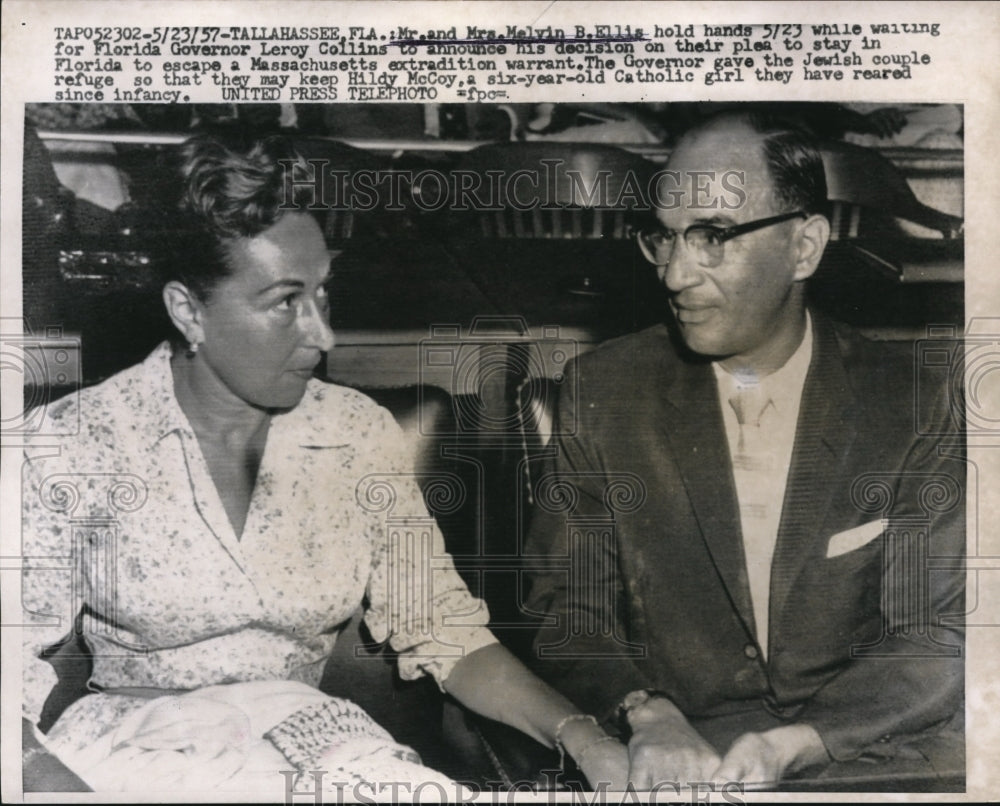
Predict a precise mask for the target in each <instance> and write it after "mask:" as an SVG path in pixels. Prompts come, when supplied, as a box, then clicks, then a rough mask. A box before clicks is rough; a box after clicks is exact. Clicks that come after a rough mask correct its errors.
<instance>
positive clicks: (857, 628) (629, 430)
mask: <svg viewBox="0 0 1000 806" xmlns="http://www.w3.org/2000/svg"><path fill="white" fill-rule="evenodd" d="M667 167H668V172H667V174H668V175H669V176H672V177H675V178H678V179H679V184H678V185H677V186H678V187H680V188H683V189H684V190H683V192H677V193H675V194H674V196H673V201H674V203H670V204H661V205H659V206H658V208H657V209H656V211H655V213H656V225H655V226H654V227H651V228H649V229H647V230H645V231H644V232H642V233H641V234H640V235H639V236H638V242H639V246H640V248H641V250H642V252H643V254H644V255H645V256H646V258H647V259H648V260H649V261H650V262H651V263H652V264H654V265H655V266H656V270H657V272H658V273H659V277H660V279H661V281H662V282H663V283H664V284H665V286H666V288H667V289H668V291H669V294H670V308H671V312H672V314H673V316H672V317H671V322H670V324H669V326H662V327H654V328H651V329H649V330H645V331H643V332H640V333H637V334H633V335H629V336H626V337H623V338H621V339H617V340H615V341H612V342H609V343H607V344H605V345H603V346H602V347H600V348H599V349H597V350H595V351H593V352H592V353H590V354H587V355H584V356H582V357H581V358H580V360H579V361H578V363H577V364H576V365H574V366H573V367H571V368H570V371H569V373H568V374H567V378H566V382H565V383H564V384H563V385H562V392H561V394H562V399H561V401H560V409H559V412H560V414H559V418H560V419H559V421H558V427H557V428H556V429H555V431H556V433H558V434H559V435H560V436H559V437H558V438H557V439H556V444H555V449H556V458H555V460H554V462H555V467H554V475H552V476H550V477H549V480H550V481H554V480H557V481H558V483H559V484H560V485H562V487H561V488H560V489H561V491H562V492H565V489H566V485H569V486H570V487H572V489H573V493H572V494H571V495H568V496H566V495H563V497H562V500H561V502H560V501H555V500H553V501H548V502H546V501H545V500H544V494H545V491H546V484H545V479H542V481H541V482H540V483H539V484H538V485H537V493H538V496H537V497H538V498H539V504H540V506H539V507H538V514H537V516H536V518H535V521H534V523H533V525H532V532H531V535H530V538H529V543H528V550H527V554H528V559H529V560H530V561H531V562H532V563H535V564H536V567H537V566H538V565H543V566H544V569H543V570H537V571H535V572H534V573H533V580H532V588H531V593H530V596H529V602H528V609H529V610H530V611H531V612H534V613H545V614H549V615H555V616H556V617H557V618H556V619H550V622H549V625H548V626H545V627H543V628H542V629H540V630H539V632H538V635H537V637H536V640H535V645H534V649H535V661H536V667H537V669H538V670H539V672H540V673H541V674H542V675H543V676H545V677H547V678H548V679H549V681H550V682H552V683H553V684H554V685H555V686H556V687H557V688H560V689H561V690H562V691H563V692H564V693H565V694H567V695H568V696H569V697H570V698H571V699H574V700H575V702H576V704H577V705H578V706H579V707H580V708H581V709H583V710H585V711H587V712H588V713H595V714H599V715H600V717H601V718H604V719H607V720H609V721H612V722H613V721H614V720H615V719H617V720H618V722H619V725H620V727H621V729H622V731H623V732H624V734H625V735H627V736H629V750H630V759H631V780H632V782H633V785H634V786H635V787H636V788H650V787H654V788H655V787H657V785H659V784H661V783H662V782H665V781H667V782H669V781H675V782H680V783H681V784H690V783H694V782H699V781H715V782H718V783H721V782H725V781H742V782H745V783H746V784H748V785H757V786H759V787H763V788H767V787H771V786H774V785H776V784H777V782H779V781H780V780H781V779H782V778H786V777H788V776H792V775H795V774H799V775H803V774H813V773H817V772H818V773H819V774H822V775H827V776H836V775H838V774H845V775H846V774H857V769H858V768H857V764H858V763H861V762H859V761H858V760H859V759H869V758H879V759H881V761H880V762H879V764H876V765H874V766H870V767H868V768H865V769H871V770H872V771H873V772H875V771H876V770H886V771H887V774H890V775H891V774H892V772H893V771H895V772H900V771H901V770H902V771H905V770H906V768H905V765H904V767H899V766H898V765H899V764H900V763H901V761H905V760H906V759H907V758H908V757H912V756H913V753H914V752H915V751H914V747H918V746H922V747H926V746H927V745H926V743H925V744H924V745H915V744H914V743H913V737H914V736H919V737H920V738H921V740H924V739H927V737H933V741H937V745H936V747H938V748H939V749H940V748H944V749H943V750H941V751H940V753H939V754H938V756H936V757H935V758H936V759H938V761H937V763H938V764H939V766H938V771H939V772H940V771H941V767H940V765H941V764H943V765H944V766H945V767H947V768H948V771H950V772H954V769H953V768H952V767H951V765H958V769H959V770H960V771H962V770H964V766H962V765H963V764H964V760H963V759H962V757H961V751H962V744H961V740H960V739H959V742H958V748H957V750H956V747H955V745H954V742H952V744H949V743H948V741H951V740H952V739H954V737H955V736H958V735H959V734H954V733H952V734H947V736H948V737H950V738H949V739H947V740H945V739H941V737H942V736H945V734H944V733H940V732H939V731H938V728H939V727H940V726H941V725H942V724H943V723H945V722H946V721H947V720H949V719H951V718H952V717H953V716H954V715H955V713H956V712H957V711H958V709H959V708H960V703H961V699H962V693H963V665H962V651H963V635H962V630H961V628H960V626H958V625H959V619H958V616H959V614H961V613H963V612H964V589H963V576H962V573H961V572H960V570H958V569H959V565H960V558H961V556H962V553H963V550H964V545H965V536H964V534H965V533H964V478H965V467H964V463H963V460H962V448H961V445H962V444H963V443H962V440H961V436H960V433H959V432H958V431H957V427H956V426H955V425H954V424H953V422H952V419H951V417H950V414H949V400H948V398H947V396H946V390H942V389H934V390H931V393H930V396H929V397H928V398H927V399H923V398H922V399H921V400H920V401H919V403H918V401H917V399H916V392H915V390H917V389H918V386H919V389H920V393H921V394H924V393H925V392H926V391H927V389H926V384H924V385H923V386H920V385H919V384H917V383H916V380H917V379H916V377H915V374H914V353H913V348H912V345H890V344H886V343H881V344H880V343H873V342H868V341H866V340H863V339H861V338H860V337H859V336H858V335H857V334H856V333H854V332H852V331H851V330H850V329H848V328H845V327H842V326H839V325H834V324H833V323H831V322H830V321H828V320H826V319H824V318H823V317H822V316H820V315H819V314H817V313H815V312H813V311H811V310H810V308H809V306H808V305H807V301H806V280H807V279H808V278H809V277H810V276H811V275H812V274H813V273H814V272H815V270H816V268H817V266H818V264H819V262H820V259H821V257H822V255H823V252H824V249H825V248H826V244H827V240H828V238H829V234H830V226H829V223H828V221H827V219H826V217H825V215H824V210H825V207H826V182H825V176H824V170H823V164H822V160H821V158H820V155H819V153H818V151H817V149H816V146H815V144H814V143H813V141H812V139H811V138H810V136H809V135H807V134H805V133H804V132H803V131H801V130H799V129H797V128H796V127H795V126H793V125H789V124H788V123H787V122H782V121H780V120H777V119H773V118H767V117H764V116H757V115H754V114H752V113H743V112H729V113H727V114H724V115H722V116H720V117H718V118H716V119H713V120H710V121H708V122H706V123H704V124H702V125H701V126H699V127H698V128H697V129H696V130H694V131H692V132H691V133H689V134H688V135H687V136H685V137H684V138H683V139H682V140H681V142H680V143H679V144H678V146H677V148H676V149H675V150H674V152H673V153H672V154H671V157H670V160H669V164H668V166H667ZM689 179H690V181H688V180H689ZM735 183H738V188H739V190H740V192H739V193H737V194H736V196H738V197H739V202H740V203H738V204H733V199H734V198H735V197H734V194H733V193H732V190H733V188H734V187H737V184H735ZM724 202H725V203H724ZM930 398H933V401H932V402H931V403H928V400H929V399H930ZM917 405H919V406H921V407H923V408H922V409H921V411H932V412H933V416H932V420H933V421H934V422H935V423H936V427H935V429H931V430H932V431H933V432H934V433H935V434H938V435H940V434H950V435H952V436H953V437H954V438H953V439H952V440H951V441H950V442H948V440H945V439H942V438H941V437H940V436H937V437H923V436H920V435H919V434H918V433H917V429H916V428H915V426H914V422H915V417H914V414H915V406H917ZM929 405H931V406H936V408H933V409H928V408H927V406H929ZM925 433H926V431H925ZM946 444H948V445H950V447H948V448H945V447H943V446H945V445H946ZM939 448H940V450H939ZM616 480H617V481H616ZM616 483H628V484H631V485H632V489H633V492H634V495H633V497H632V499H631V500H630V501H629V502H628V503H627V504H626V505H623V504H621V502H618V501H616V498H615V496H614V495H613V494H611V493H610V492H609V491H610V490H611V489H612V488H613V487H614V485H615V484H616ZM556 487H557V485H550V487H549V488H548V489H552V490H555V489H556ZM932 488H933V489H934V490H937V491H938V493H940V499H939V500H938V501H937V503H934V504H930V503H929V500H928V498H927V496H928V492H929V490H931V489H932ZM565 502H569V503H568V504H567V503H565ZM538 555H542V556H543V557H544V560H542V561H539V556H538ZM929 558H930V559H929ZM536 561H537V562H536ZM949 616H950V617H949ZM939 740H940V741H939ZM942 742H943V743H942ZM920 752H922V753H923V755H922V756H919V757H922V758H923V760H924V761H925V762H926V761H927V759H928V758H930V756H929V755H928V753H927V751H925V750H924V751H920ZM935 752H937V751H935ZM942 753H943V754H945V755H947V754H951V755H950V756H949V758H948V759H947V761H940V759H941V758H944V756H943V755H941V754H942ZM893 757H894V758H895V761H891V762H887V761H886V759H889V758H893ZM834 762H837V763H834ZM852 764H853V766H852ZM893 765H896V766H893ZM932 765H933V760H932ZM862 768H864V765H863V764H862ZM820 771H822V772H820ZM838 771H840V772H838ZM845 771H849V772H845ZM922 772H923V773H929V772H930V770H928V769H927V768H926V767H925V768H922ZM827 780H830V781H831V782H833V781H834V778H833V777H828V778H827Z"/></svg>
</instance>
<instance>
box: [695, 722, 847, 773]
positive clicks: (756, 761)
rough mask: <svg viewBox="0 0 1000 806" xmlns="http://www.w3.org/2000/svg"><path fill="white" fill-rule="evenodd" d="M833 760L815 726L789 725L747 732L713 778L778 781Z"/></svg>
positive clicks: (730, 749) (739, 739)
mask: <svg viewBox="0 0 1000 806" xmlns="http://www.w3.org/2000/svg"><path fill="white" fill-rule="evenodd" d="M829 760H830V756H829V755H828V754H827V752H826V747H825V746H824V745H823V740H822V739H820V737H819V734H818V733H816V731H815V730H814V729H813V728H812V727H810V726H809V725H785V726H783V727H780V728H774V729H772V730H768V731H765V732H764V733H744V734H743V735H742V736H740V737H739V738H738V739H737V740H736V741H735V742H733V745H732V747H730V748H729V752H728V753H726V756H725V758H723V759H722V763H721V764H720V765H719V767H718V769H717V770H715V772H714V773H713V774H712V776H711V777H712V779H713V780H714V781H716V782H717V783H720V784H721V783H725V782H727V781H743V782H745V783H748V784H776V783H777V782H778V781H780V780H781V777H782V776H783V775H784V774H785V773H787V772H795V771H796V770H800V769H802V768H803V767H807V766H809V765H810V764H817V763H820V762H823V761H829Z"/></svg>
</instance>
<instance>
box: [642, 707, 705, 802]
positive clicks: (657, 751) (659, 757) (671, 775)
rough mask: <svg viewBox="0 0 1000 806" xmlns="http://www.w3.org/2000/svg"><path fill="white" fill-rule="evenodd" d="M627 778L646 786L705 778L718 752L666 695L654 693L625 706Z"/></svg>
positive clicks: (681, 782) (683, 782)
mask: <svg viewBox="0 0 1000 806" xmlns="http://www.w3.org/2000/svg"><path fill="white" fill-rule="evenodd" d="M627 713H628V721H629V725H630V726H631V727H632V738H631V740H630V741H629V743H628V752H629V759H630V762H631V763H630V766H629V774H628V777H629V781H631V783H632V786H633V787H635V788H636V789H637V790H648V789H650V788H651V787H652V786H654V785H655V784H657V783H660V782H662V781H676V782H678V783H680V784H681V785H684V784H687V783H688V782H691V781H709V780H711V778H712V773H714V772H715V771H716V769H718V767H719V756H718V754H717V753H716V752H715V750H714V749H713V748H712V746H711V745H710V744H709V743H708V742H706V741H705V740H704V739H703V738H702V737H701V735H700V734H699V733H698V731H696V730H695V729H694V728H693V727H691V725H690V723H689V722H688V721H687V719H685V717H684V715H683V714H682V713H681V712H680V710H679V709H678V708H677V706H676V705H674V704H673V703H672V702H671V701H670V700H668V699H667V698H666V697H654V698H652V699H649V700H647V701H646V702H644V703H642V704H640V705H636V706H635V707H632V708H630V709H629V710H628V712H627Z"/></svg>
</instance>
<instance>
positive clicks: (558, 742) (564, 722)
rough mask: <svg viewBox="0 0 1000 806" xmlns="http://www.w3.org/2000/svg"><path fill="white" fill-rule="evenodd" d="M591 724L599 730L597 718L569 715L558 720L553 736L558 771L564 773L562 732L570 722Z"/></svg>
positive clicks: (588, 715) (564, 757)
mask: <svg viewBox="0 0 1000 806" xmlns="http://www.w3.org/2000/svg"><path fill="white" fill-rule="evenodd" d="M581 720H582V721H585V722H593V723H594V727H595V728H597V729H598V730H600V727H601V726H600V724H599V723H598V722H597V717H595V716H592V715H590V714H570V715H569V716H564V717H563V718H562V719H560V720H559V724H558V725H556V735H555V745H556V750H558V751H559V769H560V770H561V771H562V772H566V748H565V747H563V743H562V732H563V728H565V727H566V726H567V725H568V724H569V723H570V722H579V721H581Z"/></svg>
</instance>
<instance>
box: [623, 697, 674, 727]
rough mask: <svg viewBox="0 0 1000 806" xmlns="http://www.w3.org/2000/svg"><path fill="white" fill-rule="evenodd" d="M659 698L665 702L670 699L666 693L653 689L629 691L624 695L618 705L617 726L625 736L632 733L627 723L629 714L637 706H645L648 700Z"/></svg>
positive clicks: (629, 724)
mask: <svg viewBox="0 0 1000 806" xmlns="http://www.w3.org/2000/svg"><path fill="white" fill-rule="evenodd" d="M659 697H662V698H664V699H667V700H669V699H670V697H668V696H667V693H666V692H664V691H659V690H657V689H653V688H640V689H636V690H635V691H630V692H629V693H628V694H626V695H625V697H624V698H623V699H622V701H621V702H620V703H619V704H618V724H619V727H620V728H621V730H622V732H623V733H624V734H625V735H628V734H630V733H631V732H632V725H631V723H630V722H629V714H630V713H631V712H632V711H633V710H635V709H636V708H638V707H639V706H642V705H645V704H646V703H648V702H649V701H650V700H653V699H656V698H659Z"/></svg>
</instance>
